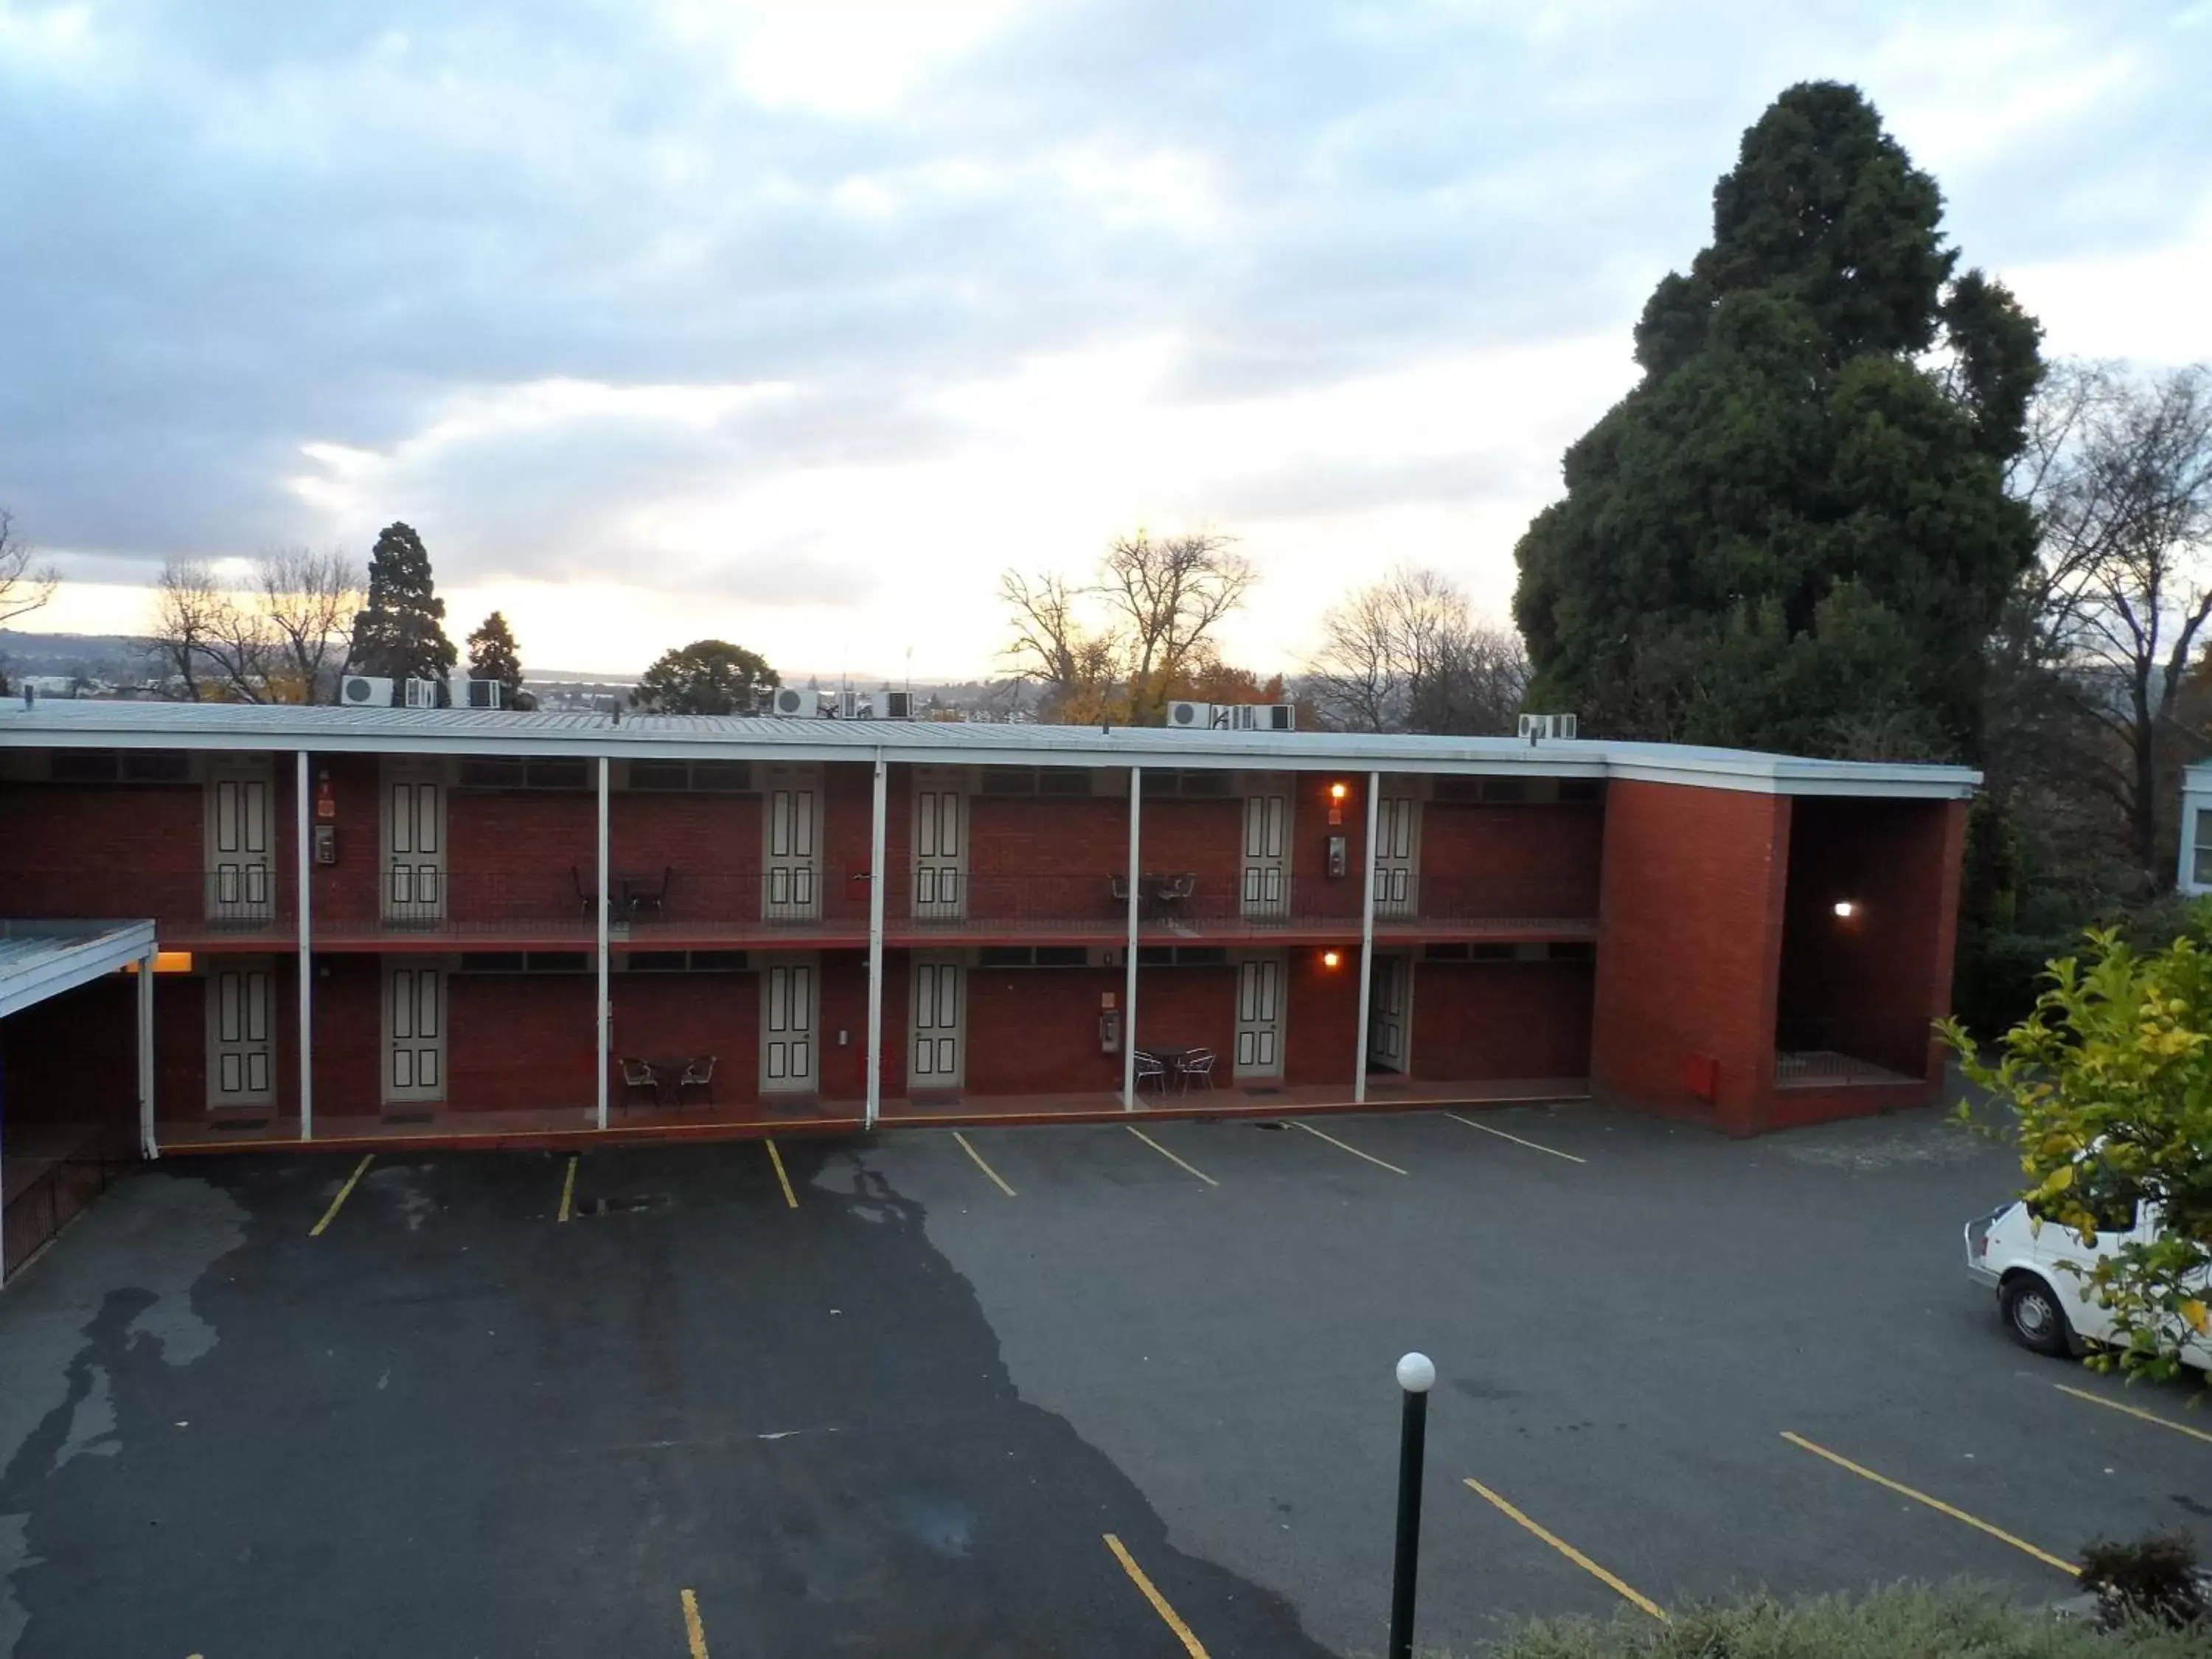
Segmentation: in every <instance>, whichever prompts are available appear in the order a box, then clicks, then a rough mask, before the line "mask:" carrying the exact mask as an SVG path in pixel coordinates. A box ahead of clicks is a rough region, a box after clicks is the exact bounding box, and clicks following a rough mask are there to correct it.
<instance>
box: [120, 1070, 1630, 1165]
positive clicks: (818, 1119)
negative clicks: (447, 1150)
mask: <svg viewBox="0 0 2212 1659" xmlns="http://www.w3.org/2000/svg"><path fill="white" fill-rule="evenodd" d="M1587 1098H1589V1082H1588V1080H1587V1079H1582V1078H1528V1079H1504V1080H1494V1079H1493V1080H1486V1081H1482V1082H1432V1081H1430V1080H1428V1079H1410V1078H1405V1079H1401V1078H1395V1077H1377V1078H1376V1079H1374V1080H1373V1081H1371V1082H1370V1085H1368V1098H1367V1101H1366V1103H1365V1104H1364V1105H1360V1104H1356V1103H1354V1102H1353V1101H1352V1091H1351V1090H1350V1089H1349V1088H1347V1087H1346V1086H1344V1085H1319V1084H1297V1085H1242V1084H1235V1083H1231V1084H1230V1085H1227V1086H1225V1087H1224V1088H1220V1089H1213V1090H1202V1089H1201V1090H1195V1091H1191V1092H1189V1093H1187V1094H1170V1095H1166V1096H1160V1095H1152V1094H1147V1095H1146V1096H1145V1097H1144V1098H1143V1101H1142V1103H1141V1104H1139V1107H1138V1109H1137V1110H1136V1111H1135V1112H1134V1113H1129V1112H1125V1111H1124V1110H1123V1109H1122V1108H1121V1097H1120V1096H1119V1095H1117V1094H1111V1093H1108V1092H1105V1091H1099V1092H1097V1093H1082V1094H1034V1095H975V1096H967V1095H959V1094H954V1095H949V1096H948V1095H938V1096H928V1097H923V1098H922V1099H920V1100H915V1099H909V1098H906V1097H890V1098H886V1099H885V1100H884V1103H883V1111H882V1115H881V1116H880V1117H879V1119H878V1128H900V1127H951V1126H957V1125H963V1124H977V1125H988V1124H994V1123H995V1124H1010V1123H1083V1122H1091V1123H1119V1122H1124V1121H1129V1120H1131V1119H1132V1118H1145V1117H1150V1118H1176V1117H1255V1118H1267V1117H1285V1116H1301V1115H1308V1114H1315V1113H1332V1112H1334V1113H1347V1112H1395V1111H1402V1110H1405V1109H1408V1108H1425V1107H1449V1106H1460V1107H1469V1108H1480V1107H1486V1106H1504V1105H1524V1104H1528V1103H1537V1102H1542V1103H1556V1102H1561V1101H1574V1100H1583V1099H1587ZM593 1115H594V1114H593V1111H592V1108H590V1107H588V1106H567V1107H547V1108H543V1109H514V1110H508V1111H496V1112H469V1111H450V1112H449V1111H442V1110H437V1109H404V1110H395V1111H394V1112H393V1113H392V1114H390V1115H386V1116H380V1117H337V1116H329V1115H320V1116H318V1117H317V1119H316V1121H315V1139H314V1140H313V1142H312V1143H311V1144H312V1145H313V1146H316V1147H318V1148H319V1149H322V1150H325V1151H331V1152H348V1151H352V1152H367V1151H380V1150H383V1149H385V1148H387V1147H390V1148H404V1147H409V1146H417V1147H425V1148H427V1147H471V1148H479V1149H497V1148H501V1147H515V1148H543V1149H554V1150H558V1149H562V1148H573V1147H575V1146H581V1145H584V1144H586V1143H590V1142H593V1141H620V1140H714V1139H738V1138H747V1137H753V1136H758V1135H764V1134H823V1133H829V1134H841V1133H842V1134H849V1133H856V1132H858V1131H859V1130H860V1128H861V1127H862V1118H861V1108H860V1102H859V1101H856V1100H834V1101H817V1100H814V1099H811V1098H793V1100H792V1101H791V1102H789V1103H786V1104H763V1103H762V1102H759V1101H757V1100H756V1101H744V1102H741V1103H732V1104H730V1105H725V1106H708V1105H703V1104H702V1105H690V1106H680V1107H678V1106H647V1105H639V1106H636V1107H635V1108H633V1109H630V1110H629V1111H627V1112H625V1111H624V1110H623V1109H622V1107H621V1106H620V1105H619V1104H617V1105H615V1106H613V1107H612V1108H611V1109H610V1112H609V1116H608V1127H606V1128H605V1130H604V1131H602V1130H600V1129H598V1128H596V1127H593V1121H592V1120H593ZM157 1128H158V1131H159V1134H160V1139H161V1150H162V1152H179V1153H185V1152H225V1151H245V1150H246V1149H249V1148H251V1149H255V1150H263V1151H265V1150H267V1149H269V1148H270V1147H275V1146H286V1147H293V1148H297V1147H299V1146H301V1145H302V1143H301V1139H300V1123H299V1120H298V1119H297V1118H296V1117H280V1116H278V1115H275V1114H274V1113H271V1114H270V1115H267V1116H254V1115H249V1114H245V1113H239V1114H234V1115H231V1116H230V1118H229V1121H228V1123H224V1122H219V1121H210V1120H206V1119H200V1120H196V1121H191V1122H183V1121H165V1122H163V1123H161V1124H159V1125H158V1126H157Z"/></svg>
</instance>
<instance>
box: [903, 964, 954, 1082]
mask: <svg viewBox="0 0 2212 1659" xmlns="http://www.w3.org/2000/svg"><path fill="white" fill-rule="evenodd" d="M913 1003H914V1016H913V1025H914V1042H913V1046H912V1049H911V1052H912V1054H913V1055H914V1065H913V1067H912V1075H911V1076H910V1077H909V1078H908V1085H909V1086H910V1087H912V1088H914V1089H916V1090H922V1089H957V1088H958V1087H960V1086H961V1084H962V1082H963V1080H964V1079H965V1078H966V1076H967V1072H968V1054H967V1048H968V1044H967V1041H966V1037H967V1026H968V965H967V963H964V962H963V961H961V960H960V959H959V958H958V957H915V959H914V997H913Z"/></svg>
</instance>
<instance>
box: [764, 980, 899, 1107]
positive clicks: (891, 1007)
mask: <svg viewBox="0 0 2212 1659" xmlns="http://www.w3.org/2000/svg"><path fill="white" fill-rule="evenodd" d="M905 956H906V953H905V952H904V951H885V952H884V1055H883V1091H884V1093H885V1094H887V1095H895V1094H897V1093H898V1092H900V1091H901V1090H902V1088H903V1087H904V1086H905V1079H906V1062H905V1060H904V1059H903V1054H904V1053H905V1048H906V1018H907V1013H906V982H907V976H906V962H905ZM753 960H754V961H755V963H760V962H762V961H763V960H764V958H763V957H755V958H754V959H753ZM820 961H821V964H822V976H821V987H820V993H819V1000H818V1002H817V1005H816V1012H815V1018H816V1019H817V1022H818V1023H817V1027H816V1029H817V1030H818V1031H819V1032H820V1034H821V1076H822V1089H821V1094H822V1098H823V1099H824V1100H849V1101H856V1102H857V1101H863V1100H866V1098H867V1096H868V953H867V952H866V951H823V952H822V953H821V957H820ZM841 1030H842V1031H843V1032H844V1033H845V1042H843V1044H842V1046H841V1045H840V1044H839V1042H838V1041H837V1033H838V1032H839V1031H841Z"/></svg>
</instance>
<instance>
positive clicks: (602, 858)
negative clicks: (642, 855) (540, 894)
mask: <svg viewBox="0 0 2212 1659" xmlns="http://www.w3.org/2000/svg"><path fill="white" fill-rule="evenodd" d="M612 768H613V763H612V762H611V760H610V759H609V758H608V757H606V756H605V755H602V756H600V757H599V1127H601V1128H602V1129H604V1128H605V1127H607V1066H608V1065H609V1063H610V1062H609V1051H610V1050H611V1049H612V1048H613V1047H614V1035H615V1005H614V992H613V987H611V986H610V985H609V984H608V982H607V978H608V970H609V969H611V967H612V966H613V958H612V957H611V953H610V951H609V948H608V944H607V913H608V908H609V907H608V904H607V853H608V848H607V775H608V773H609V772H610V771H611V769H612Z"/></svg>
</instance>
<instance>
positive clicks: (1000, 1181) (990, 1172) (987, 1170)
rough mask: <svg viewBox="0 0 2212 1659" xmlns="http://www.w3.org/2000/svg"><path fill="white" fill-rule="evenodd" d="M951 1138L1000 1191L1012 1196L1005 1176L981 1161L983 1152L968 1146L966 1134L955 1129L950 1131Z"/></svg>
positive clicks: (1012, 1192)
mask: <svg viewBox="0 0 2212 1659" xmlns="http://www.w3.org/2000/svg"><path fill="white" fill-rule="evenodd" d="M952 1138H953V1139H955V1140H957V1141H958V1142H959V1143H960V1150H961V1151H962V1152H965V1153H967V1154H968V1156H969V1157H970V1158H974V1159H975V1167H976V1168H977V1169H979V1170H981V1171H982V1172H983V1173H984V1174H985V1175H987V1176H990V1177H991V1180H992V1182H994V1184H995V1185H996V1186H997V1188H998V1189H999V1190H1000V1192H1002V1193H1004V1194H1006V1196H1007V1197H1008V1198H1012V1196H1013V1195H1014V1189H1013V1188H1012V1187H1009V1186H1008V1185H1006V1178H1005V1177H1004V1176H1001V1175H1000V1173H999V1172H998V1171H997V1170H994V1169H993V1168H992V1167H991V1166H990V1165H989V1164H986V1163H984V1162H983V1154H982V1153H981V1152H977V1151H976V1150H975V1148H974V1147H973V1146H969V1144H968V1137H967V1136H966V1135H963V1134H962V1133H960V1131H959V1130H957V1129H955V1130H954V1131H953V1132H952Z"/></svg>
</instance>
